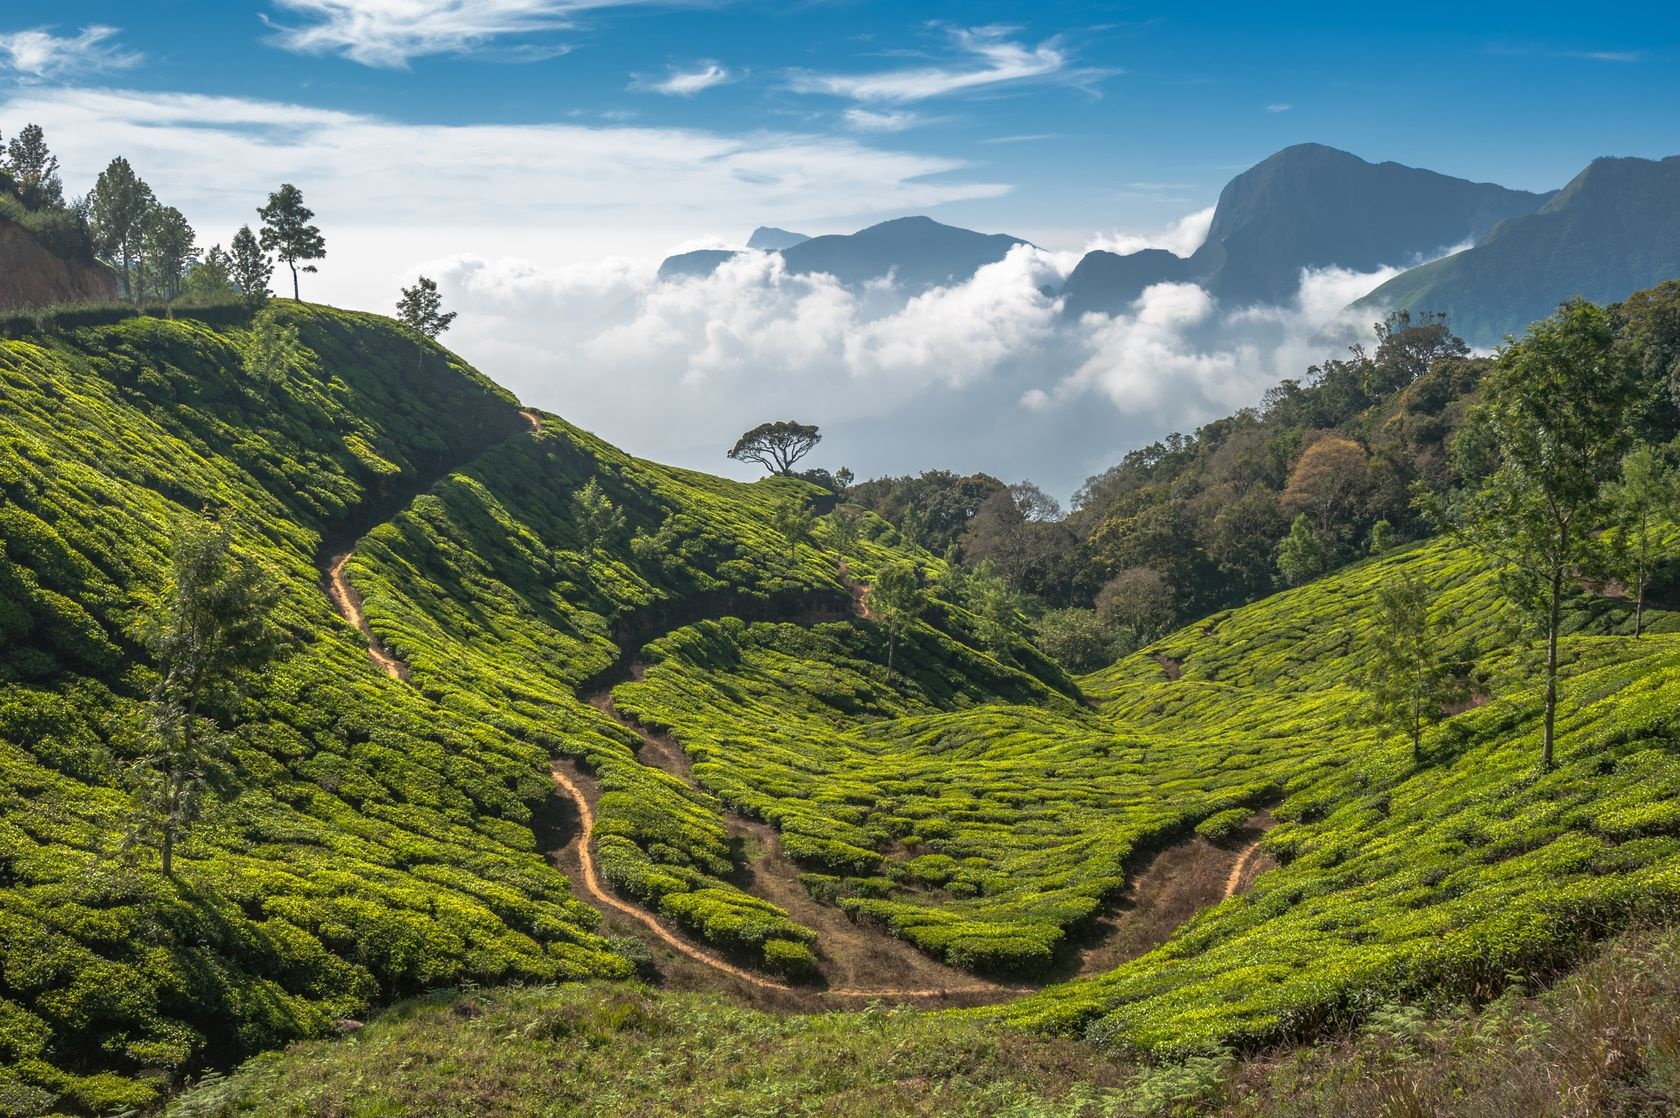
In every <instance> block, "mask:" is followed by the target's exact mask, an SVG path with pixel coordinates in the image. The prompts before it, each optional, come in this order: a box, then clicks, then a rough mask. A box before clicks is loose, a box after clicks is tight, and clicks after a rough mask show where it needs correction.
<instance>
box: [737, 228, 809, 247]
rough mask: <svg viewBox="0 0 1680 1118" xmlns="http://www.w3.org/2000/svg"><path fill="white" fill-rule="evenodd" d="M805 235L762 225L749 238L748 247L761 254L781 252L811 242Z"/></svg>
mask: <svg viewBox="0 0 1680 1118" xmlns="http://www.w3.org/2000/svg"><path fill="white" fill-rule="evenodd" d="M810 239H811V238H810V237H807V236H806V235H805V234H803V233H790V232H789V231H788V230H786V229H777V228H776V227H775V226H774V225H760V226H759V227H758V228H757V229H754V230H753V234H752V236H751V237H748V238H747V247H748V248H750V249H757V250H758V251H760V252H779V251H781V250H782V249H784V248H792V247H793V246H794V245H797V244H802V243H804V242H805V241H808V240H810Z"/></svg>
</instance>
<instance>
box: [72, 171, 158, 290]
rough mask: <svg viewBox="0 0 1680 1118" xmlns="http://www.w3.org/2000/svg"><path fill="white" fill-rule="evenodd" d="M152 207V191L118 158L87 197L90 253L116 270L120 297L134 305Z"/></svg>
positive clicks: (102, 172) (138, 288)
mask: <svg viewBox="0 0 1680 1118" xmlns="http://www.w3.org/2000/svg"><path fill="white" fill-rule="evenodd" d="M156 205H157V199H156V198H155V197H153V195H152V188H151V187H149V186H147V185H146V183H145V182H144V180H142V179H141V178H140V176H139V175H136V174H135V173H134V168H133V167H131V166H129V163H128V160H126V159H124V158H123V157H122V156H120V155H119V156H118V157H117V158H115V159H113V160H111V163H110V166H108V167H106V168H105V170H103V171H101V172H100V174H99V179H98V181H96V182H95V183H94V185H93V193H92V194H91V195H89V196H88V223H89V225H90V226H91V227H92V231H93V247H94V251H95V252H96V253H98V254H99V256H100V257H101V258H102V259H104V260H106V261H108V262H110V263H111V264H112V265H114V266H116V267H117V268H118V270H119V271H120V273H121V275H122V286H123V293H124V294H125V295H126V296H127V297H128V298H129V299H132V300H134V301H136V302H138V301H139V298H140V290H141V282H140V275H139V265H140V260H141V256H142V248H143V245H144V242H145V230H146V217H147V215H148V214H150V213H151V211H152V208H153V207H154V206H156Z"/></svg>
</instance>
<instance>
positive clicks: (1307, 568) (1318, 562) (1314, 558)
mask: <svg viewBox="0 0 1680 1118" xmlns="http://www.w3.org/2000/svg"><path fill="white" fill-rule="evenodd" d="M1277 566H1278V575H1279V577H1280V578H1281V579H1282V581H1283V585H1285V586H1302V585H1304V584H1306V583H1308V582H1311V581H1312V580H1313V579H1315V578H1317V577H1318V576H1319V575H1321V574H1323V573H1324V548H1323V547H1322V546H1321V545H1320V544H1319V542H1318V535H1317V533H1315V532H1314V531H1313V526H1312V521H1310V520H1308V519H1307V514H1306V513H1304V512H1303V513H1300V514H1298V515H1297V516H1296V517H1295V521H1294V523H1292V524H1290V526H1289V535H1287V536H1285V537H1284V538H1283V542H1282V543H1280V544H1278V556H1277Z"/></svg>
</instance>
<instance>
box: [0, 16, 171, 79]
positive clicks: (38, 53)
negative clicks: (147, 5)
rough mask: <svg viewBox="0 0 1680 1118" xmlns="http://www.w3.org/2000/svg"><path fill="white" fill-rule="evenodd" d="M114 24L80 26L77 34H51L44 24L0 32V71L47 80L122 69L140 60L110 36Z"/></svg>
mask: <svg viewBox="0 0 1680 1118" xmlns="http://www.w3.org/2000/svg"><path fill="white" fill-rule="evenodd" d="M116 34H117V28H115V27H104V26H99V25H96V26H93V27H84V28H82V33H81V34H80V35H76V36H60V35H54V34H52V33H51V32H50V31H48V30H46V29H45V28H35V29H33V30H29V31H12V32H7V33H4V34H0V73H3V72H5V71H8V70H9V71H11V72H13V73H15V74H17V75H18V76H20V77H22V78H23V79H24V80H26V81H28V80H36V81H39V80H46V79H49V78H60V77H65V76H67V75H70V74H85V73H92V72H95V71H99V70H121V69H126V68H128V67H130V66H134V65H137V64H138V63H139V62H140V57H141V56H140V55H139V54H137V53H135V52H132V51H125V50H123V49H121V48H120V47H118V46H117V45H116V44H115V43H112V42H111V41H110V40H111V39H112V38H114V37H115V36H116Z"/></svg>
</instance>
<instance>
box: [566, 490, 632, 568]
mask: <svg viewBox="0 0 1680 1118" xmlns="http://www.w3.org/2000/svg"><path fill="white" fill-rule="evenodd" d="M572 519H573V521H575V522H576V524H577V530H578V542H579V543H580V544H581V545H582V547H581V548H580V550H581V551H582V552H583V556H584V558H585V559H586V560H588V561H589V562H591V563H593V562H594V561H595V554H596V552H598V551H599V550H600V549H601V545H602V544H604V543H607V542H608V541H610V540H611V539H612V538H613V537H614V536H616V535H618V534H619V533H620V532H622V531H624V511H623V510H622V509H620V508H619V507H618V506H617V505H615V504H613V502H612V498H611V497H608V496H607V491H606V490H605V489H603V488H602V487H601V483H600V482H598V481H596V480H595V479H594V478H590V479H589V481H588V482H587V483H586V484H585V485H584V487H583V488H582V489H580V490H578V491H577V493H575V494H573V496H572Z"/></svg>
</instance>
